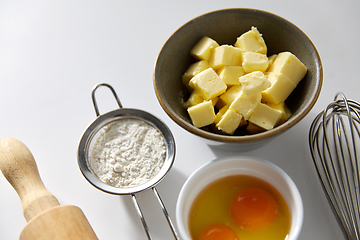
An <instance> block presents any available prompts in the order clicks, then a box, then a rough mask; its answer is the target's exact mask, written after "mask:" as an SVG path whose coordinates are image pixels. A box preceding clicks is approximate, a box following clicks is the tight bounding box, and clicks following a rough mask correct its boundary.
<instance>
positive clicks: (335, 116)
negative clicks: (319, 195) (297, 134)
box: [309, 92, 360, 240]
mask: <svg viewBox="0 0 360 240" xmlns="http://www.w3.org/2000/svg"><path fill="white" fill-rule="evenodd" d="M359 141H360V104H359V103H358V102H357V101H354V100H350V99H347V98H346V97H345V95H344V94H343V93H341V92H339V93H337V94H336V96H335V98H334V101H333V102H332V103H330V104H329V105H328V106H327V107H326V108H325V109H324V110H323V111H322V112H320V113H319V114H318V115H317V116H316V117H315V119H314V121H313V122H312V124H311V127H310V132H309V145H310V151H311V156H312V158H313V161H314V165H315V167H316V170H317V173H318V176H319V179H320V181H321V184H322V187H323V189H324V191H325V194H326V197H327V199H328V201H329V203H330V206H331V207H332V210H333V212H334V214H335V216H336V218H337V220H338V222H339V223H340V226H341V228H342V230H343V232H344V235H345V236H346V237H347V239H351V240H360V191H359V186H360V179H359V174H360V173H359V170H360V162H359V161H358V150H357V147H360V142H359Z"/></svg>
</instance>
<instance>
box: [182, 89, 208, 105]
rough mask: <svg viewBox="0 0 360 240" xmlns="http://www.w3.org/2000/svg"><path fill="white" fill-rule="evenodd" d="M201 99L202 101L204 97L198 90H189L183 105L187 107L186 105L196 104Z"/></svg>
mask: <svg viewBox="0 0 360 240" xmlns="http://www.w3.org/2000/svg"><path fill="white" fill-rule="evenodd" d="M203 101H204V98H203V97H202V96H201V94H200V93H199V92H198V91H196V90H194V91H192V92H191V94H190V96H189V98H188V99H187V100H186V102H185V103H184V107H185V108H188V107H191V106H194V105H196V104H199V103H201V102H203Z"/></svg>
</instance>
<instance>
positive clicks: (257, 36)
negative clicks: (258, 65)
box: [235, 27, 267, 54]
mask: <svg viewBox="0 0 360 240" xmlns="http://www.w3.org/2000/svg"><path fill="white" fill-rule="evenodd" d="M235 47H238V48H241V49H243V50H244V51H249V52H257V53H262V54H266V53H267V47H266V44H265V41H264V39H263V37H262V34H261V33H260V32H259V31H258V29H257V28H256V27H251V30H249V31H247V32H246V33H243V34H242V35H241V36H240V37H238V38H237V40H236V42H235Z"/></svg>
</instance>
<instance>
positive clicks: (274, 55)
mask: <svg viewBox="0 0 360 240" xmlns="http://www.w3.org/2000/svg"><path fill="white" fill-rule="evenodd" d="M276 57H277V54H273V55H271V56H270V57H268V60H269V65H268V67H267V69H266V70H265V72H268V71H269V69H270V68H271V66H272V65H273V63H274V62H275V59H276Z"/></svg>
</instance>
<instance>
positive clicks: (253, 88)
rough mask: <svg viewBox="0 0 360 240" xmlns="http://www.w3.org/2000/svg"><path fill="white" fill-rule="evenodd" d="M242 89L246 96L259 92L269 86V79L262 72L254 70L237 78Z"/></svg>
mask: <svg viewBox="0 0 360 240" xmlns="http://www.w3.org/2000/svg"><path fill="white" fill-rule="evenodd" d="M239 82H240V83H241V86H242V90H243V91H244V92H245V94H246V95H247V96H248V97H251V96H253V95H255V94H259V93H261V92H262V91H264V90H265V89H267V88H268V87H270V86H271V83H270V81H269V80H268V79H267V77H266V76H265V75H264V73H263V72H260V71H255V72H251V73H248V74H246V75H244V76H241V77H240V78H239Z"/></svg>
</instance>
